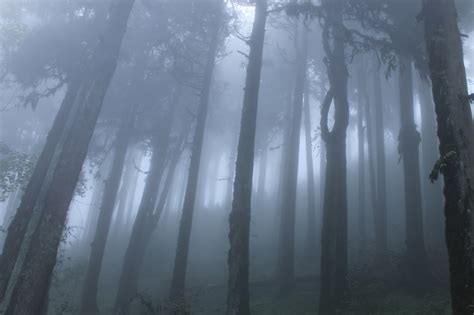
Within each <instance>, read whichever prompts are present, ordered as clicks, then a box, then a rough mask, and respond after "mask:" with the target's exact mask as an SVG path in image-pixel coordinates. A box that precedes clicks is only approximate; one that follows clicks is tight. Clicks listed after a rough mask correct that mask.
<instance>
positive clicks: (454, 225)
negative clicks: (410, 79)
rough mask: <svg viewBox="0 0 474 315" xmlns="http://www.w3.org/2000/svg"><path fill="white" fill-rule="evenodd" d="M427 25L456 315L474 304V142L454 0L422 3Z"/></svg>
mask: <svg viewBox="0 0 474 315" xmlns="http://www.w3.org/2000/svg"><path fill="white" fill-rule="evenodd" d="M420 18H422V19H423V21H424V30H425V43H426V50H427V53H428V60H429V63H428V65H429V71H430V78H431V82H432V92H433V99H434V102H435V110H436V117H437V122H438V139H439V144H440V145H439V152H440V159H439V160H438V162H437V164H436V166H435V169H434V171H433V173H432V174H431V178H432V179H433V180H435V179H436V178H437V175H438V173H439V172H441V174H442V175H443V177H444V196H445V205H444V214H445V218H446V221H445V222H446V223H445V224H446V227H445V233H446V234H445V235H446V245H447V248H448V256H449V272H450V276H451V277H450V287H451V302H452V303H451V304H452V309H453V314H456V315H467V314H471V313H472V312H473V305H474V268H473V266H474V243H473V235H472V228H473V226H472V209H473V207H474V191H473V187H472V183H474V165H473V163H474V144H473V142H472V141H473V138H472V133H473V126H472V118H471V117H472V113H471V108H470V106H469V97H468V90H467V81H466V70H465V67H464V59H463V47H462V41H461V34H460V32H459V27H458V21H457V13H456V7H455V4H454V1H453V0H423V10H422V14H421V16H420Z"/></svg>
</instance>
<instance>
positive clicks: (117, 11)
mask: <svg viewBox="0 0 474 315" xmlns="http://www.w3.org/2000/svg"><path fill="white" fill-rule="evenodd" d="M133 3H134V1H133V0H117V1H114V2H113V3H112V5H111V8H110V11H109V17H108V18H109V20H108V23H107V25H106V30H105V32H104V36H103V37H102V40H101V41H100V43H99V44H98V46H97V48H96V49H95V51H94V54H93V56H92V57H91V60H90V64H89V68H88V69H89V70H88V72H87V75H86V76H85V77H84V80H83V81H82V84H81V88H80V90H79V92H78V94H77V96H76V98H75V101H74V102H75V103H76V104H75V106H77V113H76V114H75V115H74V122H73V124H72V127H71V131H70V132H69V133H68V134H67V139H66V141H65V142H64V146H63V147H62V151H61V153H60V154H59V157H58V164H57V166H56V168H55V169H54V172H53V173H52V178H51V184H50V185H49V188H48V189H47V191H46V193H45V198H44V202H42V203H41V204H42V207H41V209H39V210H40V211H38V212H39V213H40V215H38V217H37V219H34V218H32V219H31V220H30V223H31V226H32V229H31V232H32V233H31V237H30V238H29V239H25V241H24V242H23V244H22V246H21V247H22V249H21V250H20V252H21V254H20V255H19V257H18V260H17V262H16V264H15V268H14V271H13V275H12V278H11V279H10V281H9V284H8V289H7V292H6V293H7V294H6V295H5V296H4V300H3V303H2V308H3V309H5V314H34V313H35V312H37V311H38V310H39V309H42V307H43V305H44V303H45V301H46V297H47V292H48V288H49V283H50V280H51V276H52V271H53V268H54V266H55V264H56V256H57V252H58V248H59V243H60V241H61V237H62V235H63V230H64V227H65V223H66V217H67V212H68V211H67V210H68V208H69V204H70V202H71V200H72V197H73V194H74V189H75V186H76V183H77V181H78V178H79V174H80V172H81V168H82V164H83V162H84V159H85V156H86V153H87V147H88V145H89V142H90V139H91V137H92V133H93V131H94V127H95V125H96V122H97V118H98V116H99V112H100V109H101V107H102V103H103V99H104V96H105V93H106V91H107V88H108V85H109V83H110V81H111V79H112V76H113V74H114V72H115V68H116V64H117V58H118V54H119V52H120V46H121V43H122V39H123V36H124V34H125V30H126V26H127V22H128V18H129V15H130V12H131V9H132V6H133ZM35 221H36V222H35ZM33 227H35V228H33ZM20 256H21V257H20Z"/></svg>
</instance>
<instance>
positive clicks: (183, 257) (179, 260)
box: [169, 1, 222, 300]
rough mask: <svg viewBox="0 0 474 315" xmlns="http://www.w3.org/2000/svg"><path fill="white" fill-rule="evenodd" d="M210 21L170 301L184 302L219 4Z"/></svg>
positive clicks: (218, 18)
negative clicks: (182, 300) (208, 41)
mask: <svg viewBox="0 0 474 315" xmlns="http://www.w3.org/2000/svg"><path fill="white" fill-rule="evenodd" d="M211 4H212V5H213V9H214V10H212V11H211V15H212V16H211V19H212V21H211V22H210V24H209V27H210V34H211V35H210V43H209V47H208V53H207V57H206V61H205V62H206V66H205V69H204V73H203V76H204V77H203V81H202V83H201V84H202V88H201V91H200V96H199V107H198V113H197V118H196V126H195V130H194V137H193V144H192V148H191V162H190V165H189V172H188V181H187V184H186V193H185V197H184V204H183V210H182V215H181V221H180V226H179V234H178V244H177V246H176V257H175V262H174V269H173V276H172V280H171V287H170V293H169V295H170V298H171V299H172V300H180V299H183V298H184V287H185V281H186V268H187V261H188V252H189V242H190V239H191V228H192V221H193V214H194V206H195V200H196V191H197V184H198V176H199V164H200V162H201V153H202V147H203V142H204V131H205V126H206V118H207V111H208V107H209V94H210V89H211V85H212V75H213V72H214V66H215V62H216V57H217V53H218V48H219V38H220V36H219V35H220V34H221V33H220V31H221V27H220V26H221V21H222V12H221V10H222V7H221V2H220V1H214V2H211Z"/></svg>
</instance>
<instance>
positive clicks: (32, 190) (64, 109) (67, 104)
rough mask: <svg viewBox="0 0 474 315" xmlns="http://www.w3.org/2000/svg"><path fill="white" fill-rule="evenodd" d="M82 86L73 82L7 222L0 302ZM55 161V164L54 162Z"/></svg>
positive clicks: (0, 270)
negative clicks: (14, 209)
mask: <svg viewBox="0 0 474 315" xmlns="http://www.w3.org/2000/svg"><path fill="white" fill-rule="evenodd" d="M78 89H79V84H78V83H77V82H76V81H71V82H70V83H69V84H68V89H67V92H66V95H65V97H64V100H63V102H62V104H61V107H60V109H59V111H58V113H57V115H56V118H55V119H54V122H53V125H52V127H51V130H50V132H49V134H48V137H47V139H46V143H45V145H44V148H43V151H42V152H41V154H40V156H39V159H38V161H37V162H36V165H35V168H34V170H33V174H32V175H31V178H30V180H29V182H28V185H27V186H26V190H25V192H24V193H23V197H22V198H21V202H20V205H19V207H18V210H16V213H15V212H12V213H15V216H14V217H13V218H12V219H10V218H9V219H8V220H9V222H10V221H11V222H10V225H9V226H8V233H7V236H6V239H5V243H4V246H3V252H2V255H1V256H0V301H1V300H3V299H4V297H5V291H6V289H7V286H8V282H9V281H10V276H11V274H12V271H13V268H14V266H15V262H16V260H17V258H18V255H19V252H20V248H21V244H22V243H23V240H24V238H25V234H26V231H27V229H28V223H29V222H30V219H31V217H32V216H33V212H34V207H35V204H36V201H37V199H38V198H40V197H42V196H43V195H44V190H45V186H46V184H45V178H46V177H47V178H48V180H49V179H50V177H51V172H52V170H53V169H54V167H55V166H56V164H57V160H58V159H57V155H58V151H59V147H60V146H61V145H62V144H63V143H64V140H65V134H66V132H65V131H66V128H68V129H67V130H69V129H70V125H71V123H70V121H71V119H72V117H71V116H72V115H73V113H71V112H72V111H73V105H74V99H75V98H76V95H77V93H78ZM53 158H54V163H53Z"/></svg>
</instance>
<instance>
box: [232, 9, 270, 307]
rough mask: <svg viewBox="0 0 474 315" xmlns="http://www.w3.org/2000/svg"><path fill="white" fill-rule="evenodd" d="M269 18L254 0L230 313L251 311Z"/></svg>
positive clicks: (236, 185) (238, 172)
mask: <svg viewBox="0 0 474 315" xmlns="http://www.w3.org/2000/svg"><path fill="white" fill-rule="evenodd" d="M266 20H267V1H266V0H256V1H255V19H254V22H253V27H252V34H251V36H250V41H249V45H250V50H249V61H248V64H247V74H246V79H245V90H244V101H243V106H242V118H241V122H240V135H239V145H238V149H237V161H236V165H235V181H234V198H233V201H232V211H231V213H230V218H229V224H230V230H229V241H230V249H229V254H228V259H227V262H228V264H229V282H228V289H227V310H226V314H227V315H248V314H250V305H249V237H250V235H249V234H250V216H251V210H250V207H251V197H252V178H253V162H254V153H255V152H254V150H255V132H256V124H257V108H258V94H259V89H260V78H261V71H262V57H263V43H264V39H265V24H266Z"/></svg>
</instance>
